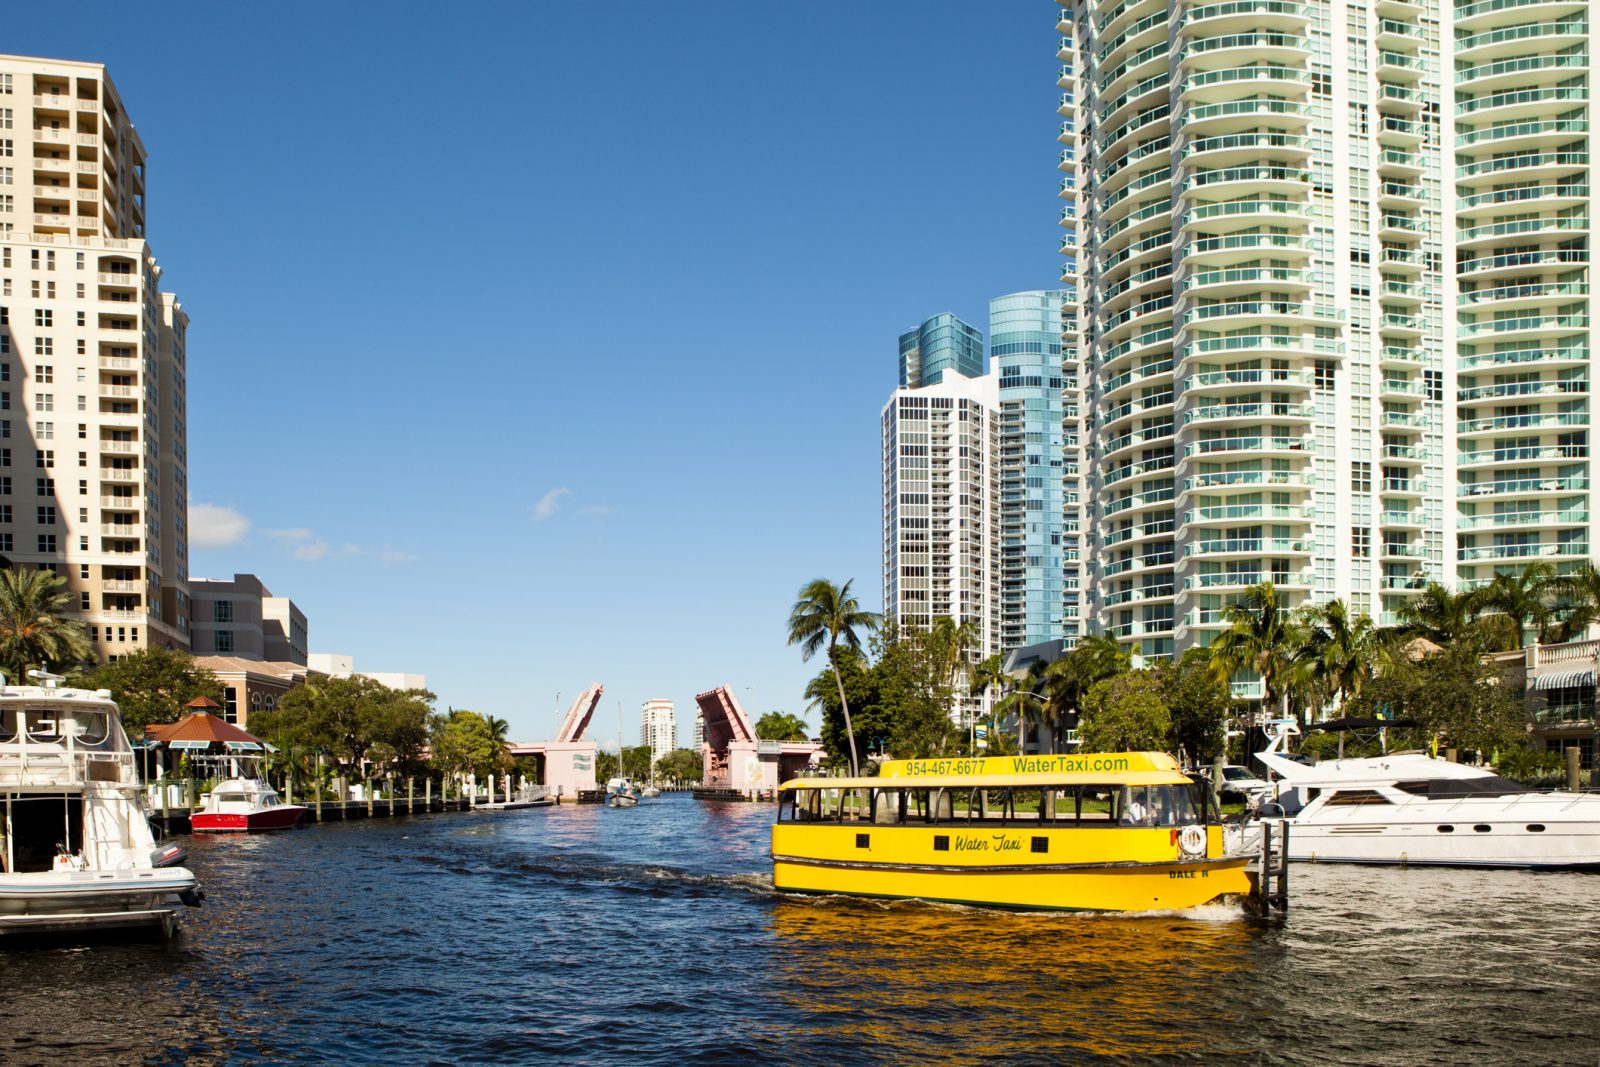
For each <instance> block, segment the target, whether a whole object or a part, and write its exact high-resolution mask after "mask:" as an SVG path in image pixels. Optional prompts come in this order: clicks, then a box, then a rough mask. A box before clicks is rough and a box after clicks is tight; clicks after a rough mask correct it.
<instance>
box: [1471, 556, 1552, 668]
mask: <svg viewBox="0 0 1600 1067" xmlns="http://www.w3.org/2000/svg"><path fill="white" fill-rule="evenodd" d="M1555 576H1556V575H1555V570H1554V568H1552V567H1551V566H1550V564H1548V563H1545V562H1543V561H1542V560H1541V561H1536V562H1534V563H1530V564H1528V565H1527V566H1526V567H1524V568H1523V569H1522V570H1521V571H1519V572H1518V573H1516V574H1497V575H1495V576H1494V579H1493V580H1492V581H1491V582H1490V583H1489V584H1488V585H1486V586H1483V587H1481V588H1479V589H1475V590H1473V591H1472V592H1471V593H1469V594H1468V602H1469V603H1470V604H1471V606H1472V608H1473V610H1474V611H1475V612H1476V613H1477V616H1478V625H1479V626H1480V627H1481V628H1482V629H1483V631H1484V634H1485V637H1486V641H1487V647H1488V648H1490V649H1491V650H1493V651H1499V652H1510V651H1512V650H1513V649H1518V648H1521V647H1523V645H1525V644H1526V643H1527V637H1528V634H1529V631H1533V633H1534V634H1535V636H1538V637H1540V638H1541V639H1542V638H1543V637H1544V636H1545V629H1546V626H1547V624H1548V623H1549V622H1550V617H1551V610H1550V608H1551V600H1552V585H1553V583H1554V580H1555Z"/></svg>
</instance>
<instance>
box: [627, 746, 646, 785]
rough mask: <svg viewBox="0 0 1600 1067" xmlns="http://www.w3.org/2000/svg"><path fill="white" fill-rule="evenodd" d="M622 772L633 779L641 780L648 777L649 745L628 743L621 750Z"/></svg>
mask: <svg viewBox="0 0 1600 1067" xmlns="http://www.w3.org/2000/svg"><path fill="white" fill-rule="evenodd" d="M621 768H622V773H623V775H624V776H625V777H628V778H632V779H633V780H634V781H638V782H643V781H648V780H649V778H650V746H649V745H628V746H626V747H625V748H623V750H622V764H621Z"/></svg>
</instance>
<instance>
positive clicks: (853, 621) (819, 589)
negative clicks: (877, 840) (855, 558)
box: [789, 578, 879, 777]
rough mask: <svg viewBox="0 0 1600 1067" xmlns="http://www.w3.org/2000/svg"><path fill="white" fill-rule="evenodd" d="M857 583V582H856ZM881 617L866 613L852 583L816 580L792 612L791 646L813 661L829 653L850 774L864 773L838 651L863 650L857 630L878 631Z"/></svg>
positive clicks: (790, 625) (802, 594)
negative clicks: (851, 587) (854, 593)
mask: <svg viewBox="0 0 1600 1067" xmlns="http://www.w3.org/2000/svg"><path fill="white" fill-rule="evenodd" d="M852 580H853V579H852ZM878 621H879V620H878V616H877V615H875V614H873V613H872V612H870V611H862V610H861V604H860V603H859V602H858V601H857V600H856V598H855V597H853V596H851V595H850V582H848V581H847V582H845V583H844V585H842V586H839V585H834V584H833V583H832V582H830V581H828V580H827V579H826V578H816V579H813V580H812V581H810V582H807V583H806V584H805V585H804V586H802V587H801V589H800V598H799V599H798V600H796V601H795V603H794V607H793V608H792V609H791V610H790V611H789V643H790V644H791V645H799V646H800V657H801V658H802V659H805V660H809V659H810V658H811V657H812V656H814V655H816V654H817V652H818V651H820V650H821V649H823V648H826V649H827V650H828V666H830V667H832V668H833V681H834V684H835V685H836V686H838V688H839V706H840V707H841V708H842V709H843V710H844V734H845V738H846V739H847V740H848V741H849V743H850V775H851V777H855V776H856V775H857V774H858V773H860V767H859V766H858V761H857V759H856V730H855V727H854V726H853V725H851V722H850V702H849V701H848V700H846V699H845V695H844V676H843V675H841V674H840V673H839V660H838V650H839V646H841V645H843V646H844V647H845V648H846V649H848V650H849V651H851V652H857V653H859V652H860V651H861V638H860V637H859V636H858V635H857V633H856V631H857V630H858V629H859V630H876V629H877V628H878Z"/></svg>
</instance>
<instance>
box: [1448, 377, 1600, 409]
mask: <svg viewBox="0 0 1600 1067" xmlns="http://www.w3.org/2000/svg"><path fill="white" fill-rule="evenodd" d="M1588 393H1589V380H1588V379H1587V378H1549V379H1545V380H1543V381H1537V382H1501V383H1498V384H1496V385H1477V386H1472V387H1470V388H1461V389H1457V390H1456V401H1457V402H1458V403H1462V404H1472V403H1484V402H1486V401H1490V400H1499V399H1502V398H1505V397H1517V398H1524V397H1557V398H1560V399H1572V398H1575V397H1580V396H1587V395H1588Z"/></svg>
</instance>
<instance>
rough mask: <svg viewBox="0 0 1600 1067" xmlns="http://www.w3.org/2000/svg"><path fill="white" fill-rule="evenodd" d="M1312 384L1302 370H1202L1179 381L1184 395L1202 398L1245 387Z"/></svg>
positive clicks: (1307, 386) (1284, 387)
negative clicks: (1200, 396)
mask: <svg viewBox="0 0 1600 1067" xmlns="http://www.w3.org/2000/svg"><path fill="white" fill-rule="evenodd" d="M1311 385H1312V381H1311V373H1310V372H1309V371H1303V370H1281V369H1277V368H1273V369H1263V368H1260V367H1243V368H1239V369H1235V370H1225V371H1205V372H1202V373H1200V374H1191V375H1189V376H1188V377H1187V378H1185V379H1184V380H1183V391H1184V394H1185V395H1191V394H1200V395H1204V394H1207V393H1211V392H1214V391H1229V390H1233V389H1238V388H1241V387H1245V386H1269V387H1271V388H1272V389H1274V390H1278V389H1282V390H1290V389H1295V390H1307V389H1310V388H1311Z"/></svg>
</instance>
